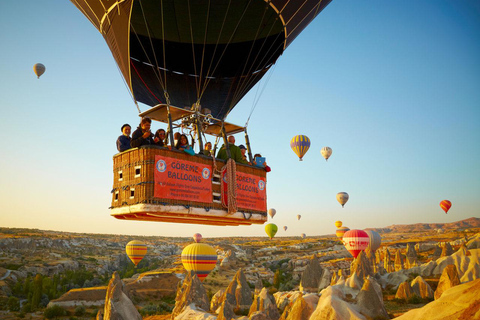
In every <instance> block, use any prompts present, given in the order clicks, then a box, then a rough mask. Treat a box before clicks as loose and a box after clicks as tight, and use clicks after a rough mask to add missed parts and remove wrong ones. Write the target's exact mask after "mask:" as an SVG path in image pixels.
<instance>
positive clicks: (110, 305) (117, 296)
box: [97, 271, 142, 320]
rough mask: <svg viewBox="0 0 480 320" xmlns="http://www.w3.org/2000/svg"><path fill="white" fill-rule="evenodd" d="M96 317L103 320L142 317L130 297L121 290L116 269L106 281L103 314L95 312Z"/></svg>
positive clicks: (121, 285)
mask: <svg viewBox="0 0 480 320" xmlns="http://www.w3.org/2000/svg"><path fill="white" fill-rule="evenodd" d="M98 317H101V319H103V320H141V319H142V317H141V316H140V313H138V311H137V309H136V308H135V306H134V305H133V303H132V301H131V300H130V298H128V296H127V295H126V294H125V293H124V292H123V282H122V280H121V279H120V276H119V275H118V273H117V272H116V271H115V272H114V273H113V276H112V279H110V282H109V283H108V287H107V295H106V297H105V308H104V310H103V315H101V313H99V314H97V318H98Z"/></svg>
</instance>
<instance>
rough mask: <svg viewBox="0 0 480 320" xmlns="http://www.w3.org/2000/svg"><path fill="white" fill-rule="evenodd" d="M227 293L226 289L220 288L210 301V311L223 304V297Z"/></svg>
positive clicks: (214, 310)
mask: <svg viewBox="0 0 480 320" xmlns="http://www.w3.org/2000/svg"><path fill="white" fill-rule="evenodd" d="M224 295H225V290H224V289H220V290H218V291H217V293H215V294H214V295H213V297H212V301H210V311H212V312H216V310H217V309H218V308H219V307H220V305H221V304H222V302H223V301H222V297H223V296H224Z"/></svg>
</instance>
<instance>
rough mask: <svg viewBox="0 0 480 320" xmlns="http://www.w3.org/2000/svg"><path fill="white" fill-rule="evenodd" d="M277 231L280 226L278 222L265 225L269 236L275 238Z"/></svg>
mask: <svg viewBox="0 0 480 320" xmlns="http://www.w3.org/2000/svg"><path fill="white" fill-rule="evenodd" d="M277 231H278V227H277V225H276V224H273V223H269V224H267V225H266V226H265V232H266V233H267V236H268V237H269V238H270V239H273V237H275V234H276V233H277Z"/></svg>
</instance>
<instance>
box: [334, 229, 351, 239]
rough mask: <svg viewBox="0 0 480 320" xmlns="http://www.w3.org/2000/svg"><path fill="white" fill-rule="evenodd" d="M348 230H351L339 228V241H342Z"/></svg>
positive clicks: (337, 233)
mask: <svg viewBox="0 0 480 320" xmlns="http://www.w3.org/2000/svg"><path fill="white" fill-rule="evenodd" d="M348 230H350V229H349V228H348V227H341V228H338V229H337V232H335V234H336V235H337V238H338V239H339V240H342V238H343V235H344V234H345V232H347V231H348Z"/></svg>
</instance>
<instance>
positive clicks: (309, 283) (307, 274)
mask: <svg viewBox="0 0 480 320" xmlns="http://www.w3.org/2000/svg"><path fill="white" fill-rule="evenodd" d="M325 271H326V270H325V269H324V268H322V267H321V266H320V262H319V261H318V259H317V256H316V255H314V256H313V257H312V259H310V262H309V263H308V265H307V267H306V268H305V270H304V271H303V274H302V279H301V280H300V286H299V288H300V291H305V292H318V291H319V287H320V282H321V279H322V277H323V275H324V273H325ZM327 285H328V284H327ZM322 289H323V288H322Z"/></svg>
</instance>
